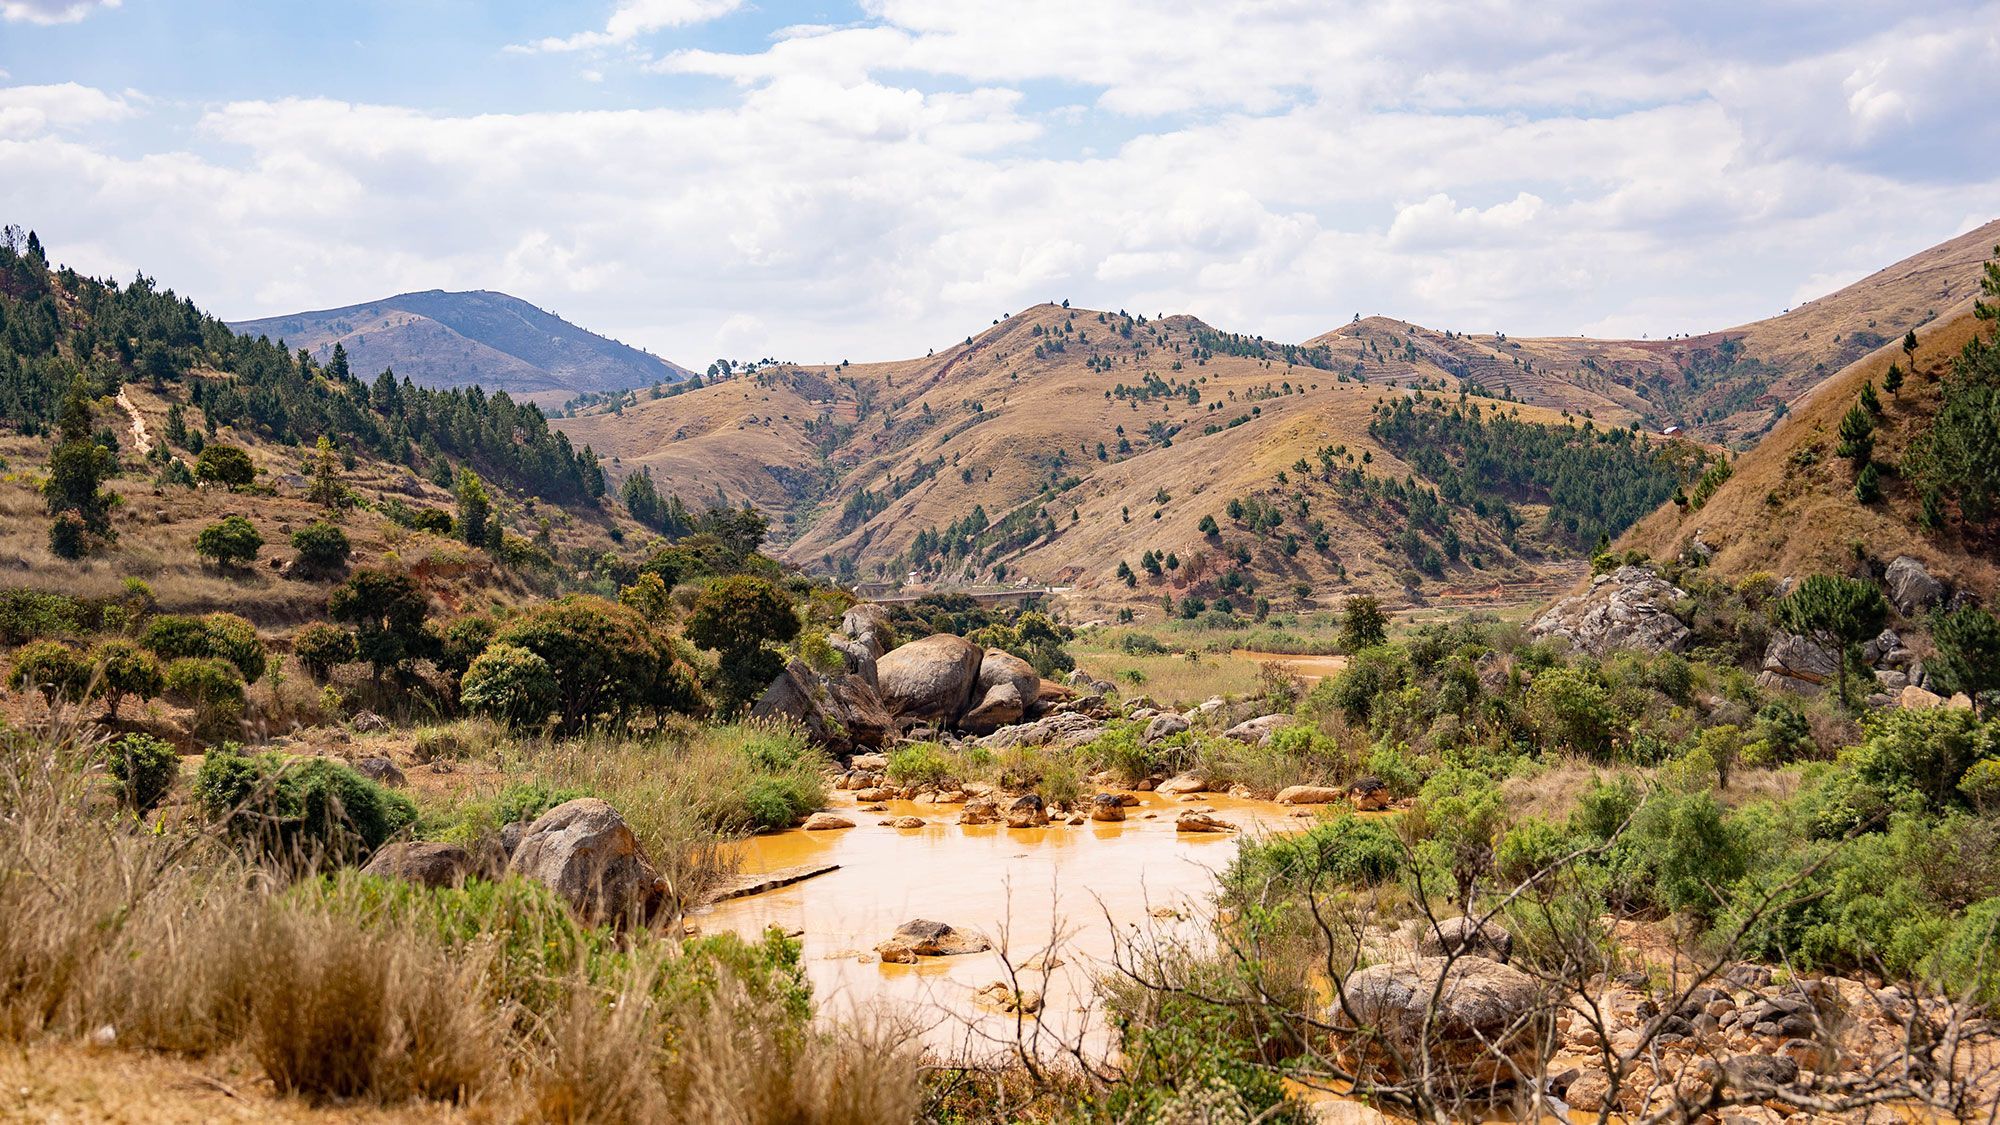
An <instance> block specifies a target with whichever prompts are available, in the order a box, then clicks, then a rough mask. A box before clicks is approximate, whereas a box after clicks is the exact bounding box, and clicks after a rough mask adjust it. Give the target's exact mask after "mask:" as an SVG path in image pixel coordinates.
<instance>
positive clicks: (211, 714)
mask: <svg viewBox="0 0 2000 1125" xmlns="http://www.w3.org/2000/svg"><path fill="white" fill-rule="evenodd" d="M166 695H167V697H168V698H169V699H172V700H174V701H175V702H177V703H180V704H181V705H183V706H185V707H189V708H192V709H193V710H194V727H195V730H196V732H197V733H200V734H204V735H209V736H215V735H228V734H234V733H235V732H236V726H237V724H238V723H239V722H241V721H242V718H243V679H242V677H241V676H239V675H238V674H237V671H236V666H235V665H233V664H231V663H229V662H228V661H226V660H217V659H214V658H212V657H202V656H184V657H181V658H180V659H178V660H175V661H173V662H171V663H169V664H168V665H167V668H166Z"/></svg>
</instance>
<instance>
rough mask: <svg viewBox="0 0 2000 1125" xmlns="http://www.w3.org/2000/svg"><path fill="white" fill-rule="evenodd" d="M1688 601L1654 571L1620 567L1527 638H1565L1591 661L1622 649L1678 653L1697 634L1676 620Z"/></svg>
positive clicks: (1557, 608)
mask: <svg viewBox="0 0 2000 1125" xmlns="http://www.w3.org/2000/svg"><path fill="white" fill-rule="evenodd" d="M1687 596H1688V595H1687V591H1685V590H1682V589H1681V588H1679V587H1678V586H1675V585H1674V584H1673V583H1671V582H1669V581H1667V580H1666V579H1664V578H1662V577H1660V575H1659V573H1658V572H1657V571H1655V570H1653V569H1652V568H1651V567H1644V566H1621V567H1619V568H1618V569H1617V570H1614V571H1612V572H1611V573H1610V574H1600V575H1598V576H1597V577H1595V578H1593V579H1591V580H1590V588H1589V589H1587V590H1585V591H1584V592H1583V593H1581V594H1577V595H1574V596H1572V597H1567V598H1564V599H1562V600H1561V601H1559V602H1557V603H1555V604H1554V605H1552V606H1550V607H1549V608H1548V609H1547V610H1544V611H1543V613H1542V615H1541V616H1540V617H1538V618H1536V619H1535V621H1534V623H1533V624H1531V625H1529V626H1528V633H1529V635H1530V636H1534V637H1561V638H1563V639H1565V640H1567V641H1568V642H1569V643H1570V646H1571V647H1572V648H1575V649H1576V650H1578V651H1579V652H1587V653H1589V654H1591V655H1592V656H1603V655H1605V654H1606V653H1609V652H1613V651H1615V650H1617V649H1621V648H1636V649H1641V650H1644V651H1646V652H1679V651H1681V650H1682V649H1685V648H1686V647H1687V646H1688V642H1689V639H1690V637H1691V635H1692V634H1690V633H1689V631H1688V627H1687V626H1686V625H1685V624H1683V623H1682V622H1681V619H1680V618H1678V617H1676V616H1674V605H1675V603H1676V602H1680V601H1683V600H1685V599H1686V598H1687Z"/></svg>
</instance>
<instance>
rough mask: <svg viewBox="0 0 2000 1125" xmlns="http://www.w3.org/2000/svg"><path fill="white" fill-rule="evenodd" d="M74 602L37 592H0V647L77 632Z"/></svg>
mask: <svg viewBox="0 0 2000 1125" xmlns="http://www.w3.org/2000/svg"><path fill="white" fill-rule="evenodd" d="M80 616H81V614H80V611H79V607H78V606H77V603H76V599H74V598H70V597H66V596H64V595H62V594H45V593H43V592H41V591H40V590H24V589H13V590H0V644H6V645H8V646H13V645H23V644H27V643H28V642H29V641H34V640H41V639H43V638H47V637H62V636H68V635H69V634H71V633H74V632H76V631H77V628H78V625H79V620H80Z"/></svg>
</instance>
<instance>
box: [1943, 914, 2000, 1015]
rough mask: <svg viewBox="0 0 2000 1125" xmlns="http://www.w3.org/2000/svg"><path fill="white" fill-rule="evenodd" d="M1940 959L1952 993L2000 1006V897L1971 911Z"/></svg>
mask: <svg viewBox="0 0 2000 1125" xmlns="http://www.w3.org/2000/svg"><path fill="white" fill-rule="evenodd" d="M1937 960H1938V964H1937V971H1938V976H1939V977H1940V979H1941V980H1942V982H1943V984H1944V987H1945V988H1946V990H1947V991H1948V994H1950V995H1952V996H1954V997H1963V998H1965V999H1966V1000H1969V1001H1971V1002H1972V1003H1974V1004H1981V1005H1984V1006H1985V1007H1987V1008H1989V1009H1990V1008H1993V1007H1996V1006H2000V898H1989V899H1987V900H1986V901H1984V902H1981V903H1978V904H1976V905H1974V906H1973V907H1971V908H1970V909H1968V910H1967V911H1966V912H1965V914H1964V915H1963V916H1962V917H1960V918H1959V920H1958V924H1957V925H1956V926H1954V927H1953V928H1952V932H1951V938H1950V940H1949V941H1947V942H1946V943H1945V944H1944V948H1943V949H1941V950H1939V951H1938V958H1937Z"/></svg>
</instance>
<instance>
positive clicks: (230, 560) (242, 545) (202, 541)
mask: <svg viewBox="0 0 2000 1125" xmlns="http://www.w3.org/2000/svg"><path fill="white" fill-rule="evenodd" d="M263 548H264V537H263V536H262V535H259V534H258V533H257V528H256V526H255V525H253V524H252V523H251V522H250V521H249V520H247V519H244V518H243V517H242V516H224V517H223V518H222V519H220V520H217V521H216V522H214V523H212V524H209V525H208V526H207V527H204V528H202V529H201V531H200V532H198V533H197V534H196V535H195V537H194V553H195V554H197V555H200V556H201V557H203V558H207V559H214V560H215V565H217V566H219V567H231V566H238V565H247V564H249V563H252V562H255V561H256V559H257V552H258V551H260V550H263Z"/></svg>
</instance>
